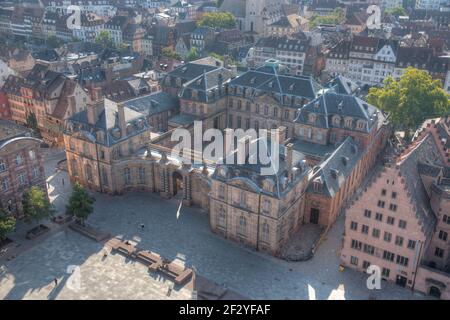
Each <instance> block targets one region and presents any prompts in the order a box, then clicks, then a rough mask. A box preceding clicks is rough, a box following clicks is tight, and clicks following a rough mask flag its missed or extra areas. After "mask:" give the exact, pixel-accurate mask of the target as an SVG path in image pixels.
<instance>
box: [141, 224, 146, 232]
mask: <svg viewBox="0 0 450 320" xmlns="http://www.w3.org/2000/svg"><path fill="white" fill-rule="evenodd" d="M144 228H145V226H144V224H143V223H141V230H142V231H144Z"/></svg>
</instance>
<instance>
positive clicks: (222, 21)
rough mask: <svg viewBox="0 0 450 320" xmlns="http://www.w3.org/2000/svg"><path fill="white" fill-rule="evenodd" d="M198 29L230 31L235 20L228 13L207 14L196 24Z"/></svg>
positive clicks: (234, 24)
mask: <svg viewBox="0 0 450 320" xmlns="http://www.w3.org/2000/svg"><path fill="white" fill-rule="evenodd" d="M197 26H199V27H211V28H224V29H232V28H234V27H235V26H236V18H235V17H234V16H233V15H232V14H231V13H229V12H208V13H205V14H204V15H203V17H202V18H201V19H200V20H199V21H198V22H197Z"/></svg>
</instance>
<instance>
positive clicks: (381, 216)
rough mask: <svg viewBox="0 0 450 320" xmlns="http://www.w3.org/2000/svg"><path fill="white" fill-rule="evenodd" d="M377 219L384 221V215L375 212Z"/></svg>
mask: <svg viewBox="0 0 450 320" xmlns="http://www.w3.org/2000/svg"><path fill="white" fill-rule="evenodd" d="M375 220H377V221H383V215H382V214H381V213H379V212H377V213H376V214H375Z"/></svg>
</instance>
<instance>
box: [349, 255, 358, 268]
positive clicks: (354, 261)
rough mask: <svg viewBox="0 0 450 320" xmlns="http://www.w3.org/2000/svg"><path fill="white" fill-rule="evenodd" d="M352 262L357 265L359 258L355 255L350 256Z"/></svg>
mask: <svg viewBox="0 0 450 320" xmlns="http://www.w3.org/2000/svg"><path fill="white" fill-rule="evenodd" d="M350 263H351V264H352V265H354V266H357V265H358V258H357V257H354V256H351V257H350Z"/></svg>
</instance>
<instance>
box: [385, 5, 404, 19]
mask: <svg viewBox="0 0 450 320" xmlns="http://www.w3.org/2000/svg"><path fill="white" fill-rule="evenodd" d="M385 12H386V13H388V14H392V15H393V16H396V17H398V16H406V15H408V13H407V12H406V10H405V8H403V7H395V8H390V9H386V11H385Z"/></svg>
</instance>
